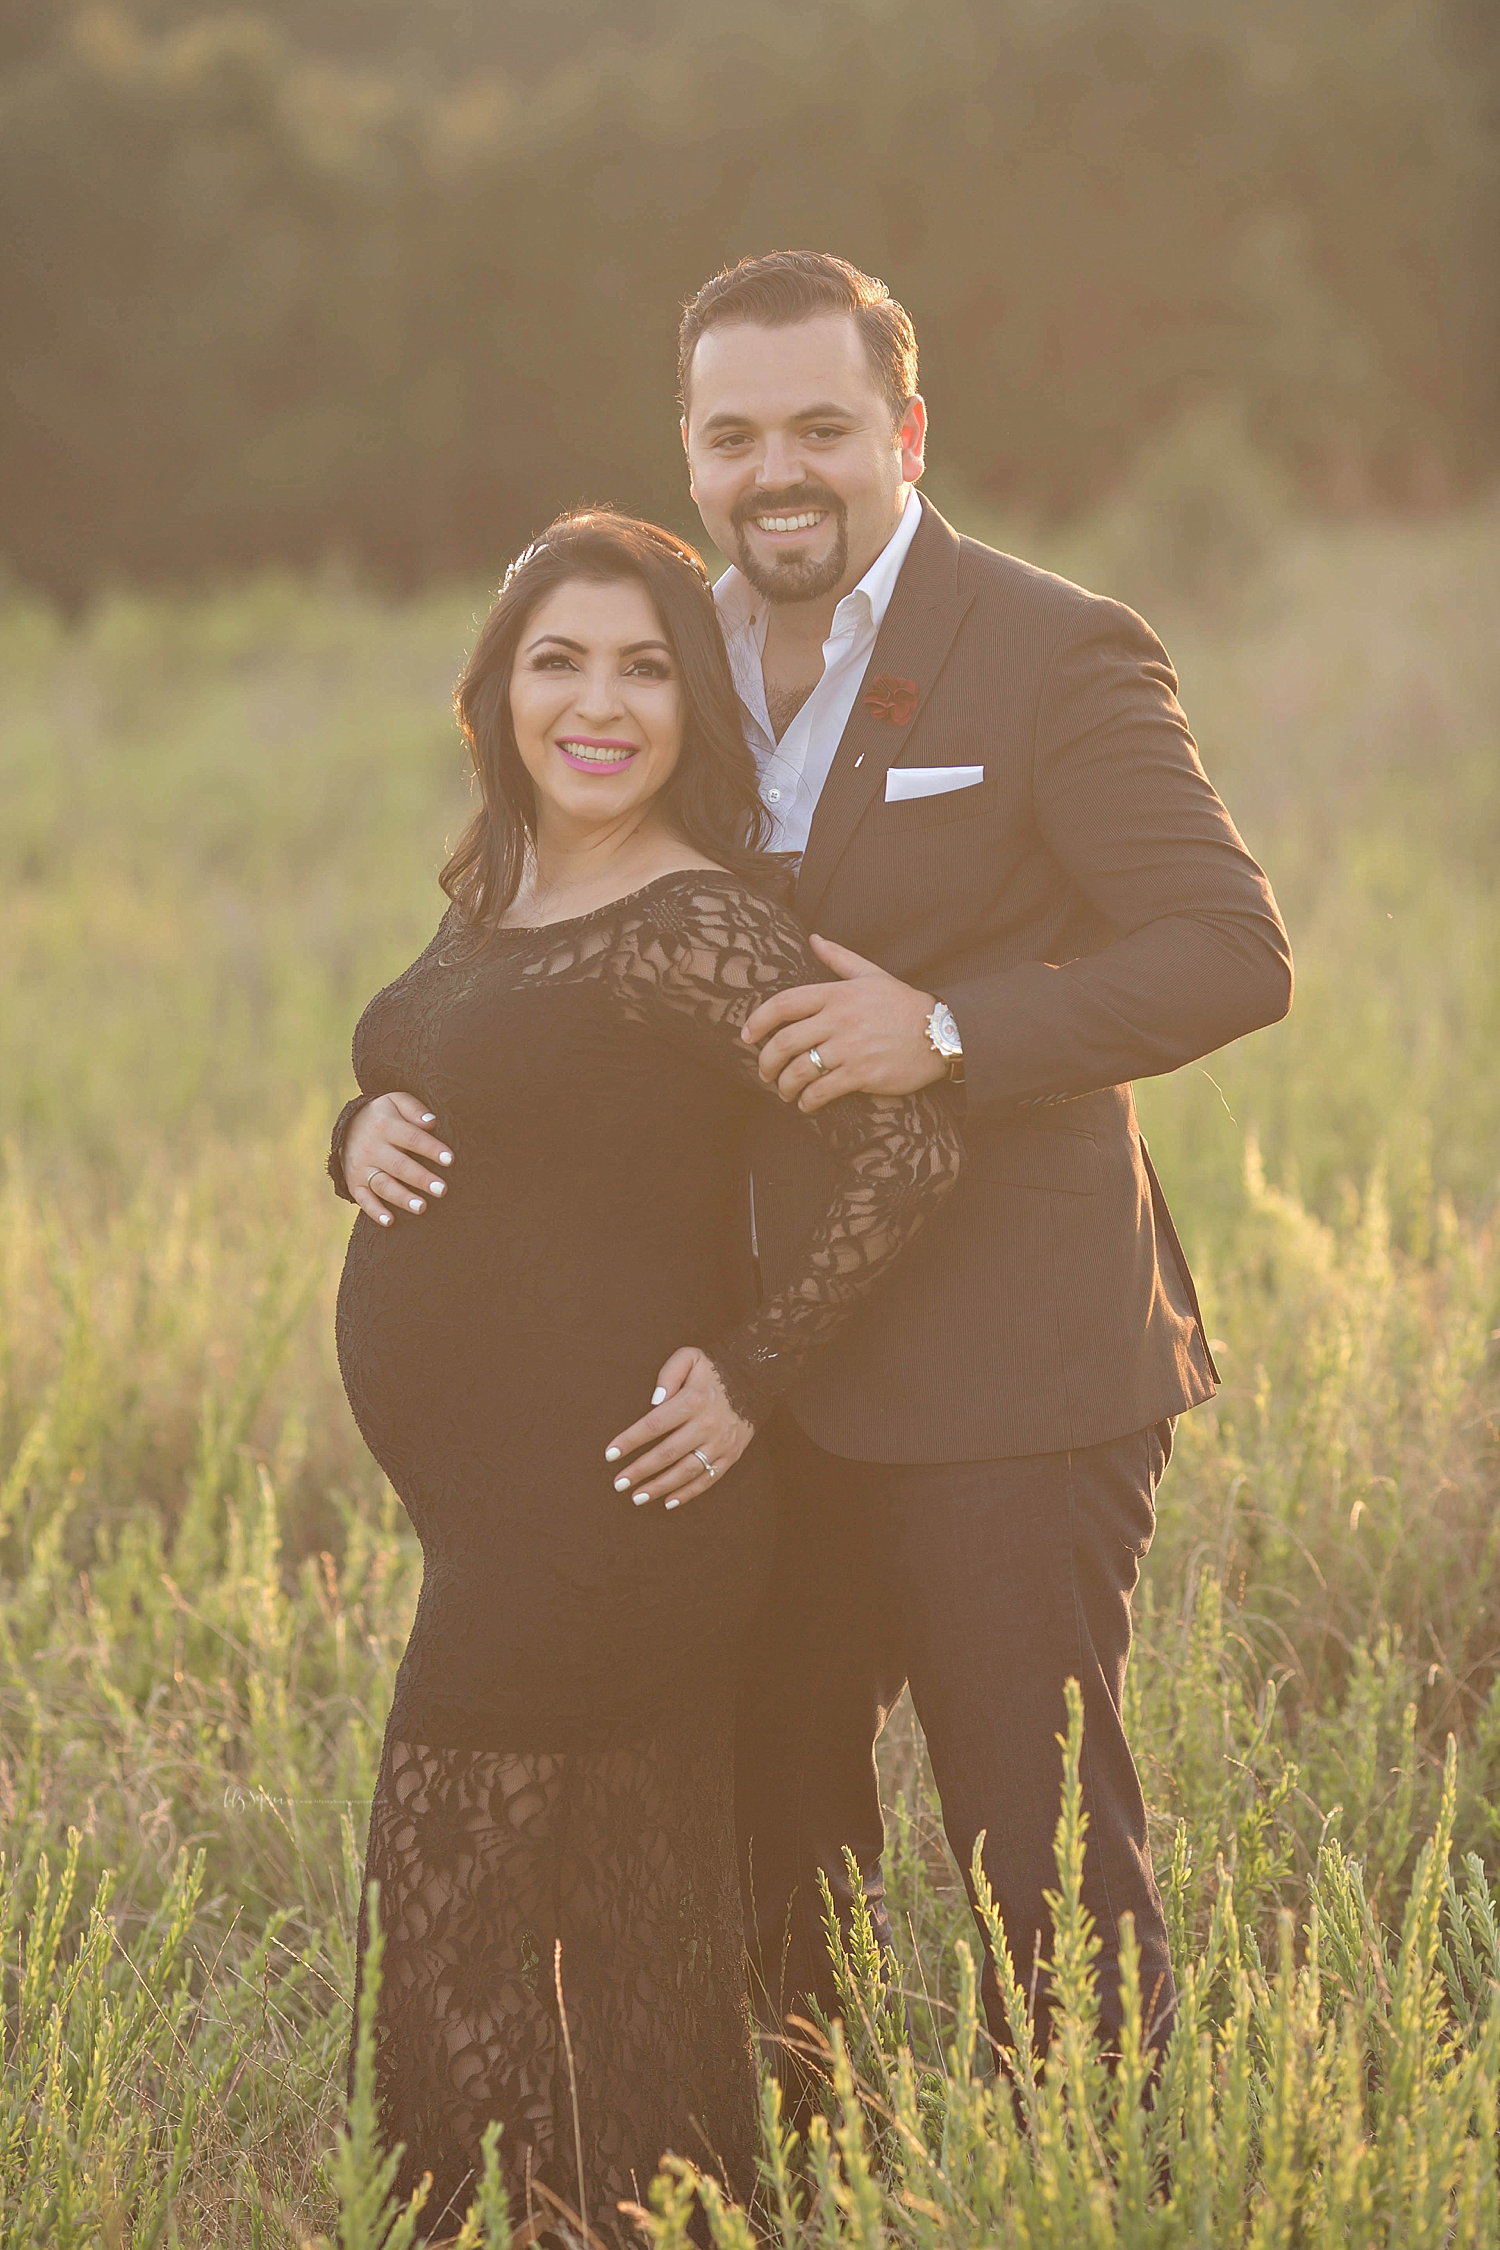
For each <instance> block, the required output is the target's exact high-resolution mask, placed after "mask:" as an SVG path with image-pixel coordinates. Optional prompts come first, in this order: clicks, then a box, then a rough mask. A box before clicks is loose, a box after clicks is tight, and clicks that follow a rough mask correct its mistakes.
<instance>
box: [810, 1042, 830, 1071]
mask: <svg viewBox="0 0 1500 2250" xmlns="http://www.w3.org/2000/svg"><path fill="white" fill-rule="evenodd" d="M807 1059H808V1061H809V1062H810V1063H811V1064H812V1066H813V1069H814V1070H817V1071H824V1070H826V1069H827V1068H828V1065H827V1063H826V1062H824V1060H823V1058H822V1056H821V1055H820V1054H819V1053H818V1050H817V1048H816V1047H809V1048H808V1050H807Z"/></svg>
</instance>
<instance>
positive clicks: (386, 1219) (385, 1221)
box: [380, 1211, 391, 1227]
mask: <svg viewBox="0 0 1500 2250" xmlns="http://www.w3.org/2000/svg"><path fill="white" fill-rule="evenodd" d="M380 1223H381V1225H382V1226H383V1227H388V1226H389V1225H390V1223H391V1214H390V1212H389V1211H382V1212H381V1214H380Z"/></svg>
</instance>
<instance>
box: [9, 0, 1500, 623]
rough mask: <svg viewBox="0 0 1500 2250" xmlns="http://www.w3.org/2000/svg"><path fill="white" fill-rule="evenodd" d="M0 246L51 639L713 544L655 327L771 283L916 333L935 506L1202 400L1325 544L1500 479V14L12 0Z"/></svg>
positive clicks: (21, 509) (16, 522)
mask: <svg viewBox="0 0 1500 2250" xmlns="http://www.w3.org/2000/svg"><path fill="white" fill-rule="evenodd" d="M0 208H3V212H4V251H3V256H4V291H5V299H4V307H3V319H0V507H3V521H0V555H3V556H4V557H5V558H6V562H7V565H8V567H9V569H10V570H11V571H12V572H13V573H14V574H15V575H17V576H18V577H20V578H21V579H22V580H24V581H26V582H29V583H32V584H35V585H38V586H41V587H44V588H46V589H48V590H49V591H51V592H52V593H53V594H55V595H56V596H57V597H58V598H60V599H62V600H63V601H66V602H72V601H76V600H78V599H80V598H82V597H84V596H85V595H86V594H87V593H88V592H89V591H90V590H91V589H92V588H94V587H95V586H97V585H99V584H100V583H101V582H106V581H113V580H118V579H122V578H141V579H145V578H162V579H169V580H171V579H177V580H181V579H185V578H187V577H189V576H191V575H192V574H194V573H196V572H199V571H203V570H208V571H215V572H217V571H222V570H226V569H235V568H239V567H243V566H247V565H252V564H256V563H259V562H262V561H266V560H271V559H276V560H286V561H292V562H297V563H313V562H317V561H319V560H320V559H322V558H324V557H325V556H328V555H330V554H332V555H338V556H343V557H345V558H347V559H348V560H349V562H350V563H352V564H353V565H354V566H355V567H357V568H359V569H360V570H362V571H365V572H369V573H370V574H372V575H375V576H377V577H379V578H382V579H384V580H386V581H388V582H391V583H395V584H410V583H415V582H417V581H420V580H421V579H423V578H425V577H428V576H430V575H432V574H433V573H436V572H443V571H448V570H470V569H473V568H476V567H478V568H482V569H492V568H494V566H495V565H496V563H497V562H498V561H499V560H501V559H503V558H504V556H505V555H506V554H507V553H508V552H510V551H511V550H513V549H514V548H515V547H516V546H517V545H518V544H520V543H521V542H522V541H523V540H524V538H525V537H527V536H528V535H529V533H530V532H531V531H532V530H533V529H534V528H535V527H536V526H537V525H538V523H539V522H541V521H542V520H544V519H545V518H546V517H547V516H548V515H549V514H550V513H551V512H552V510H553V509H555V508H556V507H558V506H560V505H563V504H565V503H568V502H572V501H577V500H581V499H595V500H601V499H610V500H614V501H617V502H618V503H619V504H620V505H622V506H627V507H632V508H637V509H640V510H643V511H645V512H647V513H650V514H654V515H657V516H661V517H664V518H666V519H667V520H670V521H674V522H676V523H678V524H679V525H681V526H683V527H684V528H687V529H689V530H691V529H692V528H693V526H694V524H695V522H696V519H695V517H694V516H693V515H692V512H691V508H690V504H689V502H688V500H687V495H686V491H685V489H684V481H683V477H682V470H681V463H680V455H679V453H678V440H677V433H676V414H675V408H674V406H673V403H672V389H673V336H674V328H675V316H676V309H677V306H678V304H679V302H680V300H681V299H682V298H683V297H684V296H685V295H686V294H687V293H688V292H689V291H690V290H691V289H692V288H693V287H694V286H695V285H696V284H697V283H698V282H699V281H701V280H702V279H703V278H704V277H705V276H706V275H707V274H708V273H710V272H711V271H712V270H713V269H714V268H715V267H716V266H718V265H719V264H720V263H721V262H722V261H724V260H726V259H730V258H733V257H736V256H738V255H740V254H741V253H743V252H745V251H751V250H760V249H766V248H770V247H773V246H776V245H808V244H811V245H815V246H818V247H826V248H832V249H837V250H839V251H841V252H842V253H843V254H844V255H846V256H848V257H851V258H853V259H855V260H856V261H857V262H858V263H860V264H861V265H864V266H865V267H867V268H868V269H870V270H871V271H873V272H875V273H878V274H880V275H882V276H883V277H884V278H885V279H886V280H887V281H888V282H889V283H890V285H891V287H892V289H893V290H894V291H895V293H896V294H897V295H898V296H899V297H901V298H902V300H903V301H904V302H905V303H906V305H907V306H908V308H909V309H910V311H911V313H912V315H913V317H914V319H915V321H916V323H917V328H918V334H919V336H920V338H921V341H922V345H923V355H924V362H923V387H924V390H925V392H926V394H927V397H928V401H929V405H930V407H931V408H932V410H933V414H934V421H935V432H934V446H933V457H934V463H935V465H936V466H937V468H938V469H939V473H940V478H941V480H942V484H943V488H944V489H945V490H947V491H950V492H951V491H954V490H955V489H958V488H962V489H964V490H966V491H967V492H969V493H971V494H972V495H974V496H975V498H976V499H978V500H983V501H987V502H990V503H992V504H995V505H999V506H1004V507H1015V506H1018V505H1020V506H1025V507H1028V508H1031V509H1035V510H1040V511H1045V512H1048V513H1050V514H1054V515H1058V514H1060V515H1065V514H1067V513H1069V512H1072V511H1075V510H1077V509H1079V508H1081V507H1084V506H1092V505H1094V504H1096V503H1097V502H1099V501H1100V500H1101V499H1102V498H1103V497H1105V496H1106V495H1107V494H1108V492H1109V491H1110V490H1111V488H1112V487H1113V486H1114V485H1115V484H1116V483H1117V482H1118V480H1119V478H1120V476H1121V475H1122V473H1123V472H1124V470H1125V468H1126V466H1127V464H1128V463H1129V462H1130V461H1131V460H1132V458H1134V457H1135V456H1136V454H1137V453H1138V452H1139V450H1140V448H1141V447H1142V446H1143V445H1144V444H1147V443H1149V442H1151V441H1153V440H1154V439H1155V438H1157V437H1158V436H1159V435H1160V433H1161V431H1162V430H1163V429H1164V428H1166V427H1167V426H1169V425H1172V424H1175V423H1176V422H1178V421H1179V420H1180V419H1181V418H1182V417H1184V416H1191V415H1193V414H1194V413H1200V414H1201V412H1202V411H1203V410H1204V408H1205V406H1209V407H1212V405H1213V404H1214V403H1215V402H1219V403H1221V404H1223V403H1226V402H1227V403H1228V404H1230V405H1231V406H1232V408H1233V410H1234V411H1235V412H1236V413H1237V414H1239V415H1240V416H1241V417H1242V419H1243V422H1244V424H1245V426H1246V427H1247V428H1248V429H1249V431H1250V433H1251V435H1252V438H1253V441H1254V443H1255V444H1256V445H1257V446H1259V447H1260V448H1262V449H1263V450H1264V451H1265V452H1266V453H1267V454H1268V455H1269V456H1271V457H1272V458H1273V459H1274V460H1275V461H1277V462H1278V463H1279V464H1280V466H1281V468H1282V469H1283V470H1284V471H1285V472H1286V473H1287V474H1288V475H1289V476H1290V477H1292V478H1293V479H1295V480H1296V482H1297V483H1298V484H1299V485H1300V487H1301V488H1302V489H1303V490H1304V491H1305V492H1306V493H1307V494H1308V495H1309V496H1311V497H1312V498H1314V499H1317V500H1321V501H1323V502H1326V503H1331V504H1335V505H1341V506H1357V505H1361V504H1365V503H1368V502H1370V501H1374V500H1382V501H1386V502H1395V503H1397V504H1406V505H1419V506H1433V505H1439V504H1441V503H1443V502H1444V501H1445V500H1446V499H1448V498H1450V497H1454V496H1457V495H1458V494H1460V493H1462V492H1463V491H1465V490H1467V489H1470V488H1472V486H1473V485H1474V484H1475V483H1476V482H1478V481H1480V480H1482V479H1485V478H1487V477H1489V476H1492V475H1493V474H1494V472H1495V469H1496V466H1497V462H1500V396H1497V386H1496V371H1497V367H1500V254H1497V253H1500V10H1497V9H1495V7H1494V6H1493V0H1260V4H1257V5H1255V6H1250V5H1248V4H1247V5H1242V6H1239V7H1227V6H1225V7H1219V8H1215V9H1204V8H1202V7H1201V6H1199V5H1197V4H1196V0H925V5H924V7H923V8H922V9H921V10H920V11H913V10H912V9H911V8H910V7H908V6H907V5H905V4H904V0H902V4H900V5H898V4H897V0H732V4H731V0H422V5H420V6H417V7H414V6H412V5H411V4H410V0H257V4H256V5H253V6H251V7H249V8H242V9H238V10H236V11H235V12H233V13H222V12H213V13H209V12H206V11H205V10H204V9H203V8H202V7H201V5H195V4H193V0H139V4H138V5H137V6H136V7H135V8H134V9H133V10H130V11H128V12H127V11H126V10H124V9H120V8H107V9H100V8H91V9H87V10H82V9H74V8H70V7H69V6H67V5H65V4H64V0H6V4H5V7H4V11H3V13H0Z"/></svg>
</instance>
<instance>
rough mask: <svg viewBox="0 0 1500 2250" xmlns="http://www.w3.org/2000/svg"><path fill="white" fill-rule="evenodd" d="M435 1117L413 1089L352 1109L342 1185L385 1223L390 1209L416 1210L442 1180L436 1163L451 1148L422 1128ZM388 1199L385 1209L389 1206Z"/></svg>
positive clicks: (449, 1155) (447, 1159)
mask: <svg viewBox="0 0 1500 2250" xmlns="http://www.w3.org/2000/svg"><path fill="white" fill-rule="evenodd" d="M436 1123H437V1119H436V1118H435V1117H434V1115H433V1113H432V1111H431V1110H430V1109H429V1108H428V1107H427V1104H426V1103H425V1102H423V1101H419V1100H418V1099H417V1097H416V1095H415V1094H377V1095H376V1096H375V1098H374V1100H373V1101H368V1102H366V1103H365V1105H364V1107H363V1109H360V1110H356V1112H355V1114H354V1116H353V1117H351V1118H350V1120H349V1130H348V1131H347V1133H346V1134H345V1135H344V1185H345V1187H347V1188H348V1190H349V1193H350V1194H351V1195H352V1196H353V1198H354V1200H355V1202H356V1203H357V1204H358V1205H359V1207H360V1209H361V1211H363V1212H365V1213H366V1215H367V1216H368V1217H370V1218H372V1219H375V1220H377V1221H378V1222H379V1224H380V1225H381V1226H383V1227H388V1226H389V1225H390V1223H391V1212H392V1211H410V1212H411V1213H413V1215H415V1216H420V1215H421V1213H422V1212H423V1211H425V1210H426V1208H427V1198H428V1196H430V1195H441V1194H442V1192H443V1188H444V1186H445V1184H446V1183H445V1182H444V1180H443V1179H442V1177H441V1176H440V1174H439V1173H438V1171H437V1170H436V1169H435V1167H437V1166H439V1165H441V1166H442V1167H443V1170H445V1171H446V1170H447V1168H448V1166H449V1165H450V1164H451V1163H452V1162H453V1151H452V1149H450V1148H446V1147H445V1146H444V1145H443V1143H442V1142H441V1141H440V1140H436V1139H434V1137H433V1135H432V1134H431V1133H429V1132H428V1131H427V1130H426V1127H427V1126H429V1125H435V1124H436ZM387 1205H389V1207H390V1208H389V1209H387Z"/></svg>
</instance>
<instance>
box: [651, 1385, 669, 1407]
mask: <svg viewBox="0 0 1500 2250" xmlns="http://www.w3.org/2000/svg"><path fill="white" fill-rule="evenodd" d="M666 1395H667V1394H666V1392H665V1391H664V1390H663V1389H662V1387H661V1385H660V1384H659V1383H658V1384H657V1386H656V1389H655V1390H654V1391H653V1392H652V1393H651V1404H652V1405H653V1406H660V1404H661V1402H662V1400H663V1399H664V1398H665V1397H666Z"/></svg>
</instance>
